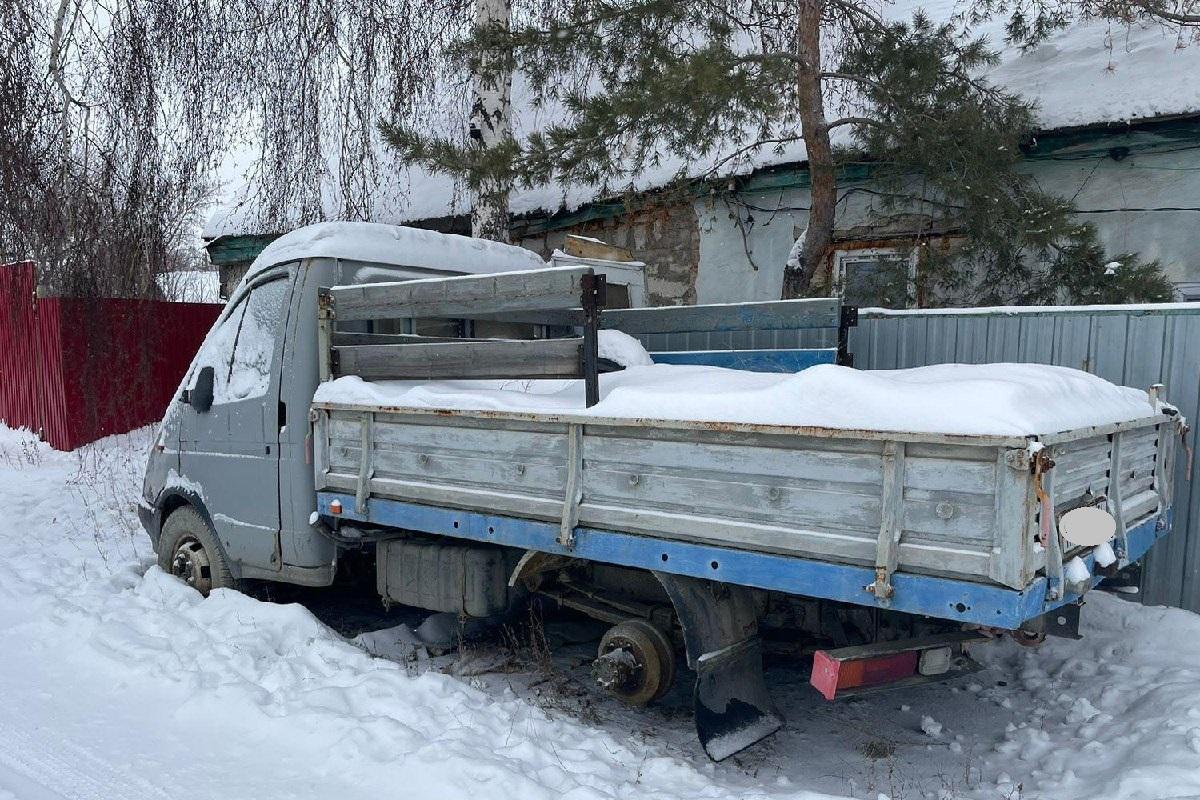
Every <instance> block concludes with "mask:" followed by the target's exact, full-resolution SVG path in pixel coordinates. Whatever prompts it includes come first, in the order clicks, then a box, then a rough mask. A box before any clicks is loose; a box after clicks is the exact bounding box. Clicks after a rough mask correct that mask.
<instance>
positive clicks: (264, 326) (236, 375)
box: [217, 279, 288, 402]
mask: <svg viewBox="0 0 1200 800" xmlns="http://www.w3.org/2000/svg"><path fill="white" fill-rule="evenodd" d="M287 288H288V282H287V281H286V280H282V279H280V280H276V281H271V282H270V283H264V284H262V285H261V286H258V287H256V288H255V289H253V290H251V292H250V297H249V299H247V300H246V302H244V303H243V304H242V305H243V306H245V310H244V311H243V313H242V315H241V320H240V324H239V325H238V330H237V337H236V339H235V340H234V344H233V358H232V359H230V362H229V372H228V375H227V377H226V381H225V396H224V398H223V399H222V398H221V397H220V396H219V395H218V399H217V402H233V401H237V400H250V399H253V398H255V397H262V396H263V395H264V394H266V393H267V389H268V388H270V386H271V362H272V358H273V357H274V355H275V344H276V340H277V339H278V336H279V332H280V323H282V321H283V315H284V310H285V309H284V303H285V302H286V301H287Z"/></svg>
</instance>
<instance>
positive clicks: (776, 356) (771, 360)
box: [650, 348, 837, 372]
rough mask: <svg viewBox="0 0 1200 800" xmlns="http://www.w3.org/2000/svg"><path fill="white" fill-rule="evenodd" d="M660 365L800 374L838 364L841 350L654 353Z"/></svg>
mask: <svg viewBox="0 0 1200 800" xmlns="http://www.w3.org/2000/svg"><path fill="white" fill-rule="evenodd" d="M650 357H651V358H653V359H654V363H656V364H694V365H698V366H705V367H726V368H728V369H744V370H747V371H749V372H800V371H801V370H804V369H808V368H809V367H811V366H815V365H816V364H833V363H836V362H837V349H836V348H828V349H814V350H681V351H676V352H670V353H651V354H650Z"/></svg>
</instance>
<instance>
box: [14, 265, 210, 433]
mask: <svg viewBox="0 0 1200 800" xmlns="http://www.w3.org/2000/svg"><path fill="white" fill-rule="evenodd" d="M36 286H37V274H36V269H35V267H34V265H33V264H32V263H29V262H23V263H18V264H5V265H0V421H3V422H4V423H5V424H6V425H8V426H9V427H13V428H20V427H23V428H29V429H30V430H34V431H37V432H39V434H40V435H41V437H42V438H43V439H45V440H46V441H47V442H49V443H50V445H51V446H52V447H55V448H57V449H60V450H73V449H75V448H76V447H79V446H80V445H83V444H86V443H87V442H91V441H95V440H96V439H99V438H100V437H102V436H108V435H110V434H113V433H123V432H125V431H129V430H132V429H134V428H136V427H139V426H141V425H146V424H148V423H151V422H156V421H158V420H159V419H160V418H161V417H162V414H163V410H164V409H165V408H166V405H167V403H168V402H170V400H171V396H172V394H173V393H174V391H175V388H176V387H177V386H178V385H179V381H180V379H181V378H182V377H183V373H184V371H185V370H186V369H187V366H188V364H189V363H190V362H191V360H192V356H193V355H194V354H195V352H196V350H197V349H198V348H199V346H200V343H201V342H202V341H203V340H204V335H205V334H206V333H207V332H208V329H209V328H210V327H212V323H213V321H214V320H215V319H216V318H217V315H218V314H219V313H220V311H221V306H220V305H214V304H208V303H168V302H162V301H158V300H122V299H101V300H78V299H70V298H37V297H36V296H35V292H36Z"/></svg>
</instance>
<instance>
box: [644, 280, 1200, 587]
mask: <svg viewBox="0 0 1200 800" xmlns="http://www.w3.org/2000/svg"><path fill="white" fill-rule="evenodd" d="M642 339H643V341H644V342H645V344H646V346H647V347H648V348H649V349H650V350H708V349H725V348H730V347H732V348H737V349H742V348H753V347H760V348H772V347H783V348H787V347H801V346H803V347H830V346H832V345H834V344H835V343H836V336H835V333H834V332H833V331H755V332H742V333H681V334H651V335H648V336H643V337H642ZM850 351H851V352H852V353H853V354H854V365H855V366H856V367H858V368H860V369H898V368H904V367H921V366H925V365H928V364H944V363H966V364H981V363H991V362H1000V361H1017V362H1031V363H1038V364H1056V365H1060V366H1067V367H1075V368H1076V369H1083V370H1087V371H1088V372H1091V373H1094V374H1096V375H1099V376H1100V377H1102V378H1104V379H1106V380H1109V381H1112V382H1113V383H1116V384H1121V385H1124V386H1136V387H1138V388H1143V389H1144V388H1148V387H1149V386H1150V385H1152V384H1155V383H1162V384H1163V385H1164V386H1165V387H1166V398H1167V399H1168V400H1169V401H1170V402H1172V403H1174V404H1175V405H1177V406H1178V407H1179V409H1180V411H1181V412H1182V413H1183V414H1184V415H1185V416H1186V417H1187V418H1188V419H1189V420H1191V421H1193V422H1194V421H1196V420H1200V303H1167V304H1162V305H1154V306H1128V307H1121V306H1115V307H1112V306H1109V307H1102V306H1094V307H1086V306H1084V307H1079V308H1037V307H1029V308H1017V309H969V310H956V311H947V310H942V311H938V310H931V311H900V312H893V311H880V310H864V311H862V312H861V313H860V316H859V323H858V327H857V328H854V329H853V330H852V331H851V333H850ZM1190 438H1191V440H1192V441H1191V443H1193V444H1194V442H1195V439H1196V434H1195V433H1193V434H1192V435H1191V437H1190ZM1177 453H1178V458H1177V466H1176V472H1175V531H1174V533H1173V534H1172V535H1171V536H1168V537H1167V538H1166V539H1164V540H1163V541H1162V542H1161V543H1160V544H1159V545H1157V546H1156V547H1155V548H1154V550H1152V551H1151V553H1150V556H1149V558H1148V559H1147V562H1146V568H1145V571H1144V579H1143V590H1144V591H1143V595H1142V597H1143V600H1144V601H1145V602H1147V603H1162V604H1167V605H1173V606H1180V607H1182V608H1187V609H1191V610H1192V611H1200V458H1196V459H1195V461H1194V463H1193V466H1192V474H1191V475H1190V476H1188V475H1187V474H1186V468H1185V462H1186V460H1187V458H1186V455H1185V454H1184V453H1183V451H1182V449H1180V450H1178V451H1177ZM1189 478H1190V480H1189Z"/></svg>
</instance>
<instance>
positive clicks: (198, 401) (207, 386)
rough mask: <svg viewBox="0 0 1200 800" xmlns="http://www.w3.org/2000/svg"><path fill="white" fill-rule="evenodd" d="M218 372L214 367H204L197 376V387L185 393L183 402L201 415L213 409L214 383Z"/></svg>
mask: <svg viewBox="0 0 1200 800" xmlns="http://www.w3.org/2000/svg"><path fill="white" fill-rule="evenodd" d="M215 378H216V372H215V371H214V370H213V368H212V367H204V368H203V369H201V370H200V374H199V375H197V376H196V385H195V386H193V387H192V388H191V389H189V390H188V391H187V392H185V393H184V396H183V402H185V403H187V404H188V405H190V406H191V407H192V408H194V409H196V410H197V411H199V412H200V413H201V414H203V413H204V412H206V411H208V410H209V409H210V408H212V404H213V381H214V379H215Z"/></svg>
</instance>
